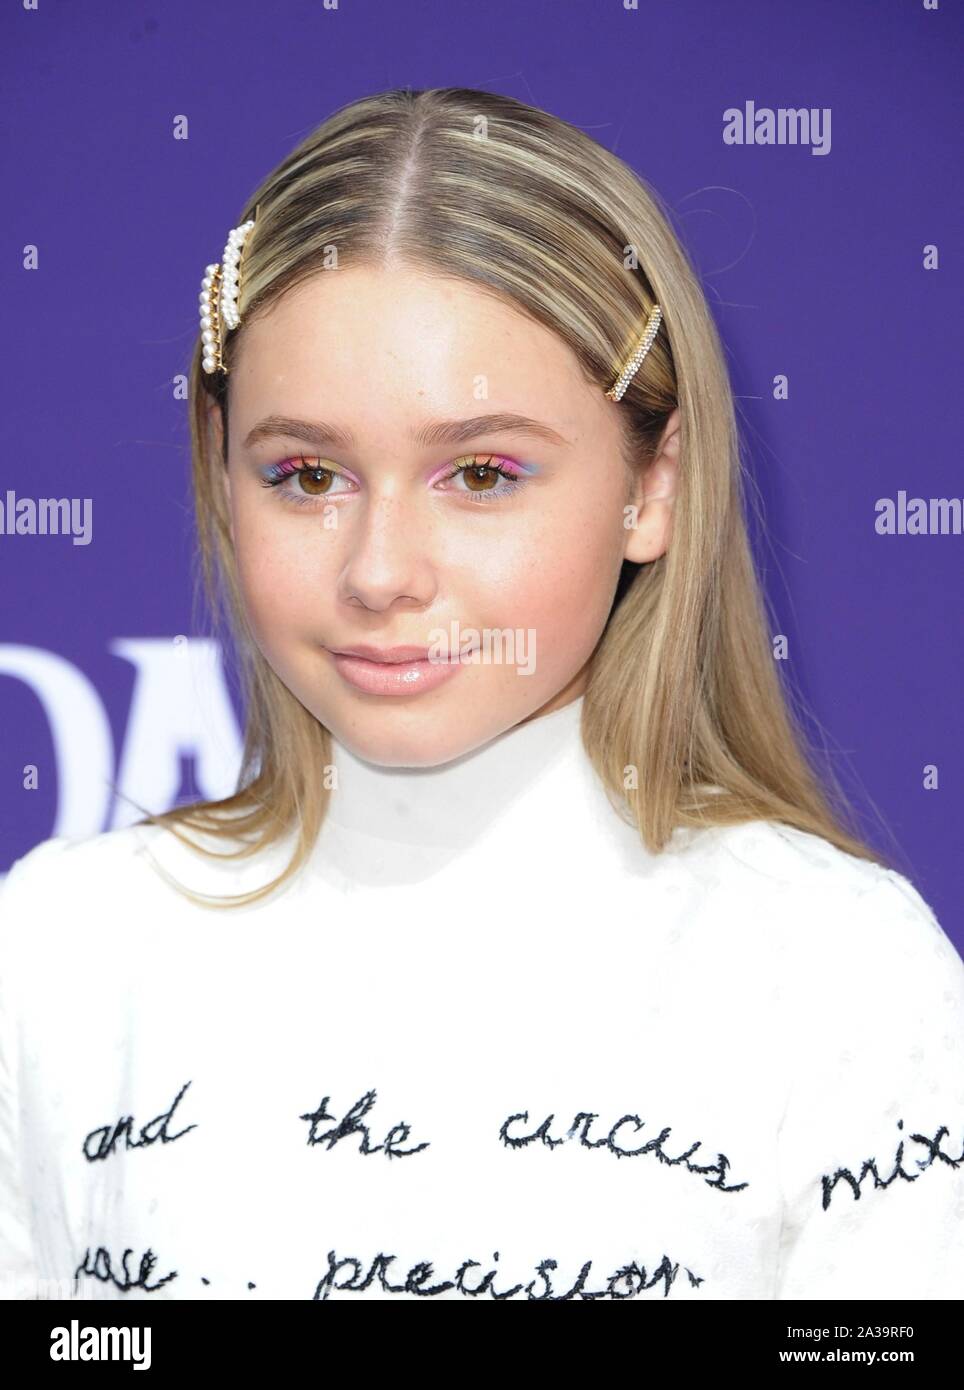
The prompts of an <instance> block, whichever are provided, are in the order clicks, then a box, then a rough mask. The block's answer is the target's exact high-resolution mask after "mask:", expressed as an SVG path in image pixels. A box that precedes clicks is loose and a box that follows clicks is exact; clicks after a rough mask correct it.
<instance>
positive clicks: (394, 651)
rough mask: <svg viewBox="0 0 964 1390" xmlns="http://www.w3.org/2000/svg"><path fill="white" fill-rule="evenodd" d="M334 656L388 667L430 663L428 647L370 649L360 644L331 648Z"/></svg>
mask: <svg viewBox="0 0 964 1390" xmlns="http://www.w3.org/2000/svg"><path fill="white" fill-rule="evenodd" d="M330 650H331V652H332V654H333V655H334V656H358V657H361V659H362V660H363V661H378V662H381V663H384V664H385V665H388V666H397V665H398V664H399V663H400V662H403V661H428V659H429V653H428V647H370V646H367V645H366V644H365V643H360V644H359V645H358V646H356V647H331V648H330Z"/></svg>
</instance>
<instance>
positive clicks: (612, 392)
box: [606, 304, 663, 401]
mask: <svg viewBox="0 0 964 1390" xmlns="http://www.w3.org/2000/svg"><path fill="white" fill-rule="evenodd" d="M662 317H663V311H662V309H661V308H660V307H659V305H658V304H654V305H653V307H652V309H651V310H650V313H649V318H648V319H647V320H646V327H645V328H644V329H643V336H642V337H641V338H640V340H639V343H638V345H637V346H636V348H635V349H634V350H633V352H632V353H631V354H630V357H629V359H628V360H627V362H626V365H625V366H624V367H623V369H622V371H621V372H620V373H619V375H618V376H617V378H616V380H615V381H614V382H613V384H612V386H610V388H609V390H608V391H607V392H606V395H607V397H608V398H609V400H611V401H621V400H622V398H623V396H624V395H625V394H626V389H627V387H628V386H629V383H630V382H631V381H632V379H633V377H634V376H635V375H636V373H637V371H638V370H639V364H640V363H641V362H642V360H643V358H644V357H645V356H646V354H647V352H649V350H650V348H651V347H652V346H653V343H654V341H655V339H656V334H657V333H658V332H659V325H660V322H661V321H662Z"/></svg>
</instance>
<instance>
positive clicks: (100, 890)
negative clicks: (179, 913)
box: [0, 823, 290, 939]
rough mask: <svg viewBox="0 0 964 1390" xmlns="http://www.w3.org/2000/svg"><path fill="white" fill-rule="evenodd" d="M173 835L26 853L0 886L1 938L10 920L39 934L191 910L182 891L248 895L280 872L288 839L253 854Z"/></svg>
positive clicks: (61, 843)
mask: <svg viewBox="0 0 964 1390" xmlns="http://www.w3.org/2000/svg"><path fill="white" fill-rule="evenodd" d="M183 833H184V838H181V835H179V834H175V833H174V832H173V831H172V830H170V829H169V828H168V827H166V826H163V825H155V824H151V823H145V824H137V825H132V826H128V827H125V828H123V829H118V830H107V831H103V832H101V833H100V834H96V835H90V836H86V837H84V838H82V839H71V838H68V837H64V836H54V837H51V838H50V839H47V840H44V841H42V842H41V843H40V844H38V845H36V846H35V847H34V848H33V849H31V850H29V851H28V852H27V853H26V854H25V855H23V856H21V858H19V859H17V860H16V861H15V862H14V863H13V865H12V866H11V868H10V870H9V872H8V873H7V874H6V875H5V876H4V878H3V879H2V881H0V939H2V937H3V936H4V935H5V934H7V933H6V930H5V929H6V928H7V927H10V926H12V925H13V923H14V922H15V921H18V920H24V921H30V922H32V923H35V924H37V925H39V924H40V921H41V919H43V926H44V929H45V931H46V932H48V933H49V932H50V931H51V930H53V924H54V923H56V922H58V921H63V922H73V923H77V922H78V920H83V921H84V924H85V925H91V926H92V925H95V924H99V922H100V921H103V920H105V919H106V918H107V917H110V916H111V915H122V914H123V915H125V916H127V919H128V920H135V919H136V914H137V913H139V912H141V911H142V910H143V911H149V910H150V909H152V908H153V907H157V908H159V909H164V910H170V909H171V908H173V907H178V908H180V907H185V908H190V907H191V906H192V904H191V901H190V898H189V897H187V896H185V893H184V892H182V891H178V890H179V889H181V890H186V892H187V893H197V894H199V895H204V894H216V895H223V894H232V893H241V892H245V891H247V890H248V889H249V888H251V887H252V886H255V885H260V884H262V883H264V882H265V881H266V879H267V878H270V877H272V876H274V875H275V874H277V873H278V872H280V869H281V867H283V865H284V863H285V853H286V851H288V852H290V847H289V846H288V844H287V840H285V841H283V842H276V844H275V845H273V846H271V847H270V849H268V850H266V851H263V852H259V853H257V854H253V855H252V854H247V855H245V854H242V853H241V851H242V850H244V848H245V845H244V842H243V841H242V840H240V839H239V838H237V837H235V836H232V835H229V834H225V835H223V836H215V835H212V834H207V835H203V836H202V835H200V834H198V833H196V832H194V831H193V830H192V831H190V832H183Z"/></svg>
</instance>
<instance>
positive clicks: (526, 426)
mask: <svg viewBox="0 0 964 1390" xmlns="http://www.w3.org/2000/svg"><path fill="white" fill-rule="evenodd" d="M483 434H528V435H531V436H532V437H533V438H536V439H544V440H546V441H547V443H549V444H564V445H567V444H568V443H569V441H568V439H564V438H563V436H562V435H561V434H557V433H556V431H555V430H554V429H552V428H551V426H549V425H544V424H543V423H542V422H541V421H540V420H531V419H530V418H529V417H528V416H527V415H513V414H509V413H505V412H503V413H502V414H498V415H473V416H471V417H470V418H469V419H467V420H430V421H429V422H428V423H427V424H424V425H421V426H419V428H418V429H414V430H411V431H410V432H409V437H410V438H411V440H412V442H413V443H414V444H420V445H424V446H431V445H436V444H464V443H465V441H466V440H469V439H476V438H478V436H479V435H483ZM278 435H285V436H287V437H289V438H291V439H301V440H303V441H304V442H305V443H307V444H313V445H314V446H315V447H316V448H325V447H326V446H328V445H334V446H335V447H336V448H341V449H352V448H354V446H355V438H354V436H353V435H352V433H351V431H350V430H345V429H341V428H340V426H338V425H332V424H328V423H327V422H326V421H325V420H296V419H293V418H291V417H290V416H287V415H267V416H265V418H264V419H263V420H259V421H258V423H257V424H256V425H255V426H254V427H253V429H251V430H249V431H248V433H247V435H246V436H245V440H244V447H245V448H246V449H250V448H251V447H252V446H253V445H255V444H258V443H260V442H261V440H263V439H272V438H275V437H277V436H278Z"/></svg>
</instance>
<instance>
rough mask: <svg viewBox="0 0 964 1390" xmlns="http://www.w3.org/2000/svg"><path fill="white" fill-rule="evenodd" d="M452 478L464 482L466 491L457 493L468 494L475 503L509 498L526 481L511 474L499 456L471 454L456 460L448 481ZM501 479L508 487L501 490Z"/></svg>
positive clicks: (458, 490)
mask: <svg viewBox="0 0 964 1390" xmlns="http://www.w3.org/2000/svg"><path fill="white" fill-rule="evenodd" d="M452 478H460V479H461V480H464V482H465V484H466V487H465V489H462V488H456V489H455V491H456V492H462V491H465V492H467V493H468V495H470V496H471V498H472V501H473V502H488V501H489V500H490V499H493V498H494V499H498V498H501V497H508V496H510V495H511V494H512V493H513V492H516V491H517V490H518V489H519V488H520V487H521V486H522V484H523V482H524V481H525V480H524V479H523V478H520V477H519V476H518V475H517V474H515V473H512V472H510V471H509V469H508V468H507V467H506V466H505V464H504V462H503V460H502V459H500V457H499V455H498V454H470V455H468V456H467V457H466V458H464V459H456V461H455V463H454V465H453V469H452V472H451V473H449V474H448V477H447V479H446V481H449V480H451V479H452ZM500 478H504V479H505V481H506V483H507V484H508V486H506V487H503V488H499V486H498V483H499V479H500Z"/></svg>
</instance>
